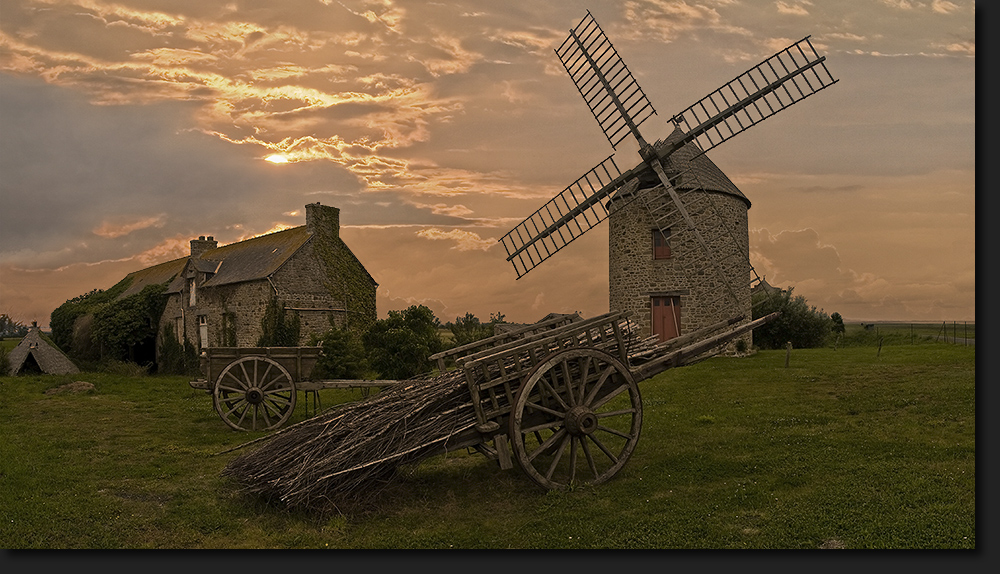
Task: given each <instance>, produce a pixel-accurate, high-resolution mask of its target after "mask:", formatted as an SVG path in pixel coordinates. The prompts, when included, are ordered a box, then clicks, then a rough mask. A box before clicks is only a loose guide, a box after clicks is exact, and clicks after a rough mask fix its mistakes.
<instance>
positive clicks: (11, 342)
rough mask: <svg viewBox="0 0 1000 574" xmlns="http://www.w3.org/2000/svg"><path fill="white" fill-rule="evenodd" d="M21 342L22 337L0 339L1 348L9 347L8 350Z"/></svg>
mask: <svg viewBox="0 0 1000 574" xmlns="http://www.w3.org/2000/svg"><path fill="white" fill-rule="evenodd" d="M20 342H21V338H20V337H16V338H15V337H5V338H4V340H2V341H0V348H2V349H7V350H8V351H9V350H11V349H13V348H14V347H16V346H17V344H18V343H20Z"/></svg>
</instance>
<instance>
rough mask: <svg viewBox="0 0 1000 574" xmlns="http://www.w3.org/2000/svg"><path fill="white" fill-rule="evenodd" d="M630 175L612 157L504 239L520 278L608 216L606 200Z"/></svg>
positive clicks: (549, 202)
mask: <svg viewBox="0 0 1000 574" xmlns="http://www.w3.org/2000/svg"><path fill="white" fill-rule="evenodd" d="M629 177H630V174H626V175H623V174H622V172H621V170H619V169H618V165H617V164H615V161H614V159H612V157H610V156H609V157H608V158H607V159H605V160H604V161H602V162H601V163H599V164H597V166H596V167H594V168H593V169H591V170H590V171H588V172H587V173H585V174H583V175H582V176H580V178H579V179H577V180H576V181H574V182H573V183H572V184H570V185H569V186H568V187H566V189H564V190H562V191H561V192H560V193H559V194H558V195H556V196H555V197H553V198H552V199H550V200H549V201H548V202H547V203H546V204H545V205H543V206H542V207H540V208H538V210H537V211H535V212H534V213H532V214H531V215H530V216H528V218H526V219H525V220H524V221H522V222H521V223H519V224H518V225H517V226H516V227H514V229H512V230H510V231H509V232H507V234H506V235H504V236H503V237H502V238H500V242H501V243H503V246H504V248H505V249H506V250H507V260H508V261H510V262H511V263H513V264H514V271H515V272H517V278H518V279H520V278H521V277H522V276H524V274H525V273H527V272H528V271H531V270H532V269H534V268H535V267H537V266H538V264H540V263H541V262H542V261H545V260H546V259H548V258H549V257H552V255H554V254H555V253H556V252H557V251H559V250H560V249H562V248H563V247H565V246H566V245H568V244H569V243H570V242H572V241H573V240H574V239H576V238H577V237H579V236H581V235H583V234H584V233H585V232H587V231H588V230H590V229H591V228H593V227H594V226H595V225H597V224H598V223H600V222H602V221H604V220H605V219H607V218H608V210H607V208H606V207H605V204H604V202H603V200H604V199H605V198H607V197H608V196H609V195H611V194H613V193H614V192H615V191H617V190H618V189H620V188H621V187H622V186H623V185H624V184H625V182H626V180H627V179H628V178H629Z"/></svg>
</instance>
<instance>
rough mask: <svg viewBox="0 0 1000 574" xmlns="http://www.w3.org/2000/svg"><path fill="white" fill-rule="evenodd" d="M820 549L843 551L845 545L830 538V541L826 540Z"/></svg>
mask: <svg viewBox="0 0 1000 574" xmlns="http://www.w3.org/2000/svg"><path fill="white" fill-rule="evenodd" d="M819 547H820V549H822V550H842V549H843V548H844V543H843V542H841V541H840V540H837V539H836V538H830V539H829V540H824V541H823V543H822V544H820V545H819Z"/></svg>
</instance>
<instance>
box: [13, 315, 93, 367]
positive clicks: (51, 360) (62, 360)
mask: <svg viewBox="0 0 1000 574" xmlns="http://www.w3.org/2000/svg"><path fill="white" fill-rule="evenodd" d="M29 355H30V356H32V357H34V359H35V362H36V363H38V367H39V368H41V369H42V372H44V373H47V374H50V375H65V374H69V373H79V372H80V369H78V368H77V367H76V365H74V364H73V361H71V360H69V357H67V356H66V355H65V354H63V352H62V351H60V350H59V349H58V348H57V347H56V346H55V345H53V344H52V342H51V341H49V340H48V339H47V338H46V337H43V336H42V330H41V329H40V328H39V327H37V326H34V325H33V326H31V327H29V328H28V334H27V335H25V336H24V338H23V339H21V342H20V343H18V344H17V346H16V347H14V348H13V349H12V350H11V351H10V354H9V355H8V358H9V359H10V374H11V375H16V374H17V372H18V371H20V370H21V367H23V366H24V361H26V360H27V359H28V356H29Z"/></svg>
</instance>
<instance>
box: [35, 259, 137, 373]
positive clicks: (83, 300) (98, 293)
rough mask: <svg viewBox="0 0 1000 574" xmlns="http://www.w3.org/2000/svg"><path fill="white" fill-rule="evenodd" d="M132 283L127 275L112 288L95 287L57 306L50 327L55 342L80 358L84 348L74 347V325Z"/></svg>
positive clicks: (50, 319) (64, 350)
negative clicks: (78, 319) (80, 318)
mask: <svg viewBox="0 0 1000 574" xmlns="http://www.w3.org/2000/svg"><path fill="white" fill-rule="evenodd" d="M131 284H132V278H131V277H126V278H125V279H122V280H121V281H119V282H118V283H116V284H115V285H114V286H113V287H111V288H110V289H107V290H103V289H94V290H93V291H91V292H89V293H84V294H83V295H79V296H77V297H73V298H72V299H69V300H67V301H66V302H65V303H63V304H62V305H60V306H58V307H56V308H55V309H54V310H53V311H52V314H51V315H50V316H49V327H50V328H51V329H52V340H53V342H55V344H56V345H58V346H59V348H60V349H62V350H63V352H64V353H66V354H68V355H72V356H75V357H77V358H80V357H79V355H80V352H81V351H82V349H74V348H73V325H75V324H76V320H77V318H79V317H82V316H84V315H89V314H93V313H94V312H96V311H97V310H98V309H100V308H101V307H102V306H104V305H107V304H109V303H111V302H112V301H114V300H115V299H116V298H117V297H118V296H119V295H121V294H122V293H124V292H125V290H126V289H128V288H129V285H131ZM88 343H89V341H88ZM80 346H83V345H80Z"/></svg>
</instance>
